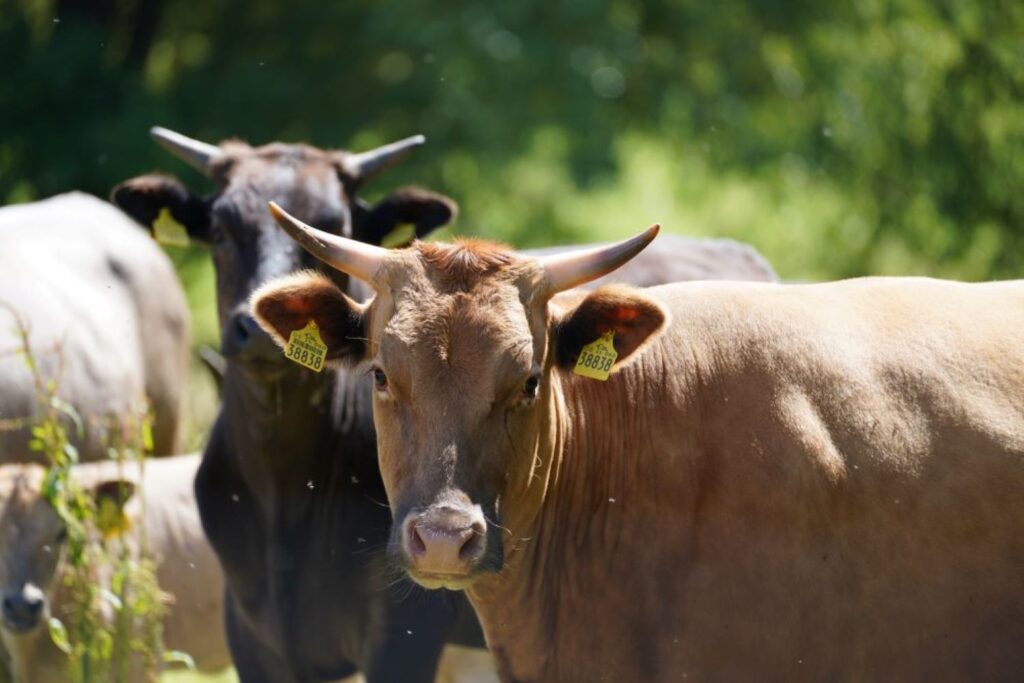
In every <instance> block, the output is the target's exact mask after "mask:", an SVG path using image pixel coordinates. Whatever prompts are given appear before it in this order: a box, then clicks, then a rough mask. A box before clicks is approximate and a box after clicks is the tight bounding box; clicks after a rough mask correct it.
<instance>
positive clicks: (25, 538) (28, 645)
mask: <svg viewBox="0 0 1024 683" xmlns="http://www.w3.org/2000/svg"><path fill="white" fill-rule="evenodd" d="M198 466H199V456H198V454H195V455H182V456H172V457H168V458H159V459H154V460H151V461H149V462H147V463H146V467H145V469H144V473H143V475H142V477H141V478H140V477H139V476H138V474H137V472H135V471H134V470H135V468H134V467H133V466H130V465H129V466H126V467H124V468H123V469H119V468H118V467H116V466H114V465H113V464H112V463H89V464H84V465H79V466H77V467H76V468H75V469H74V470H73V474H72V476H73V477H74V478H75V479H76V480H78V481H79V482H81V483H82V485H83V486H85V487H86V488H93V487H96V486H98V485H101V484H103V483H105V482H113V481H121V480H126V481H130V482H133V483H134V485H135V487H136V491H137V492H138V491H139V490H141V497H142V498H143V499H144V500H145V503H144V504H141V502H140V501H137V500H136V501H132V502H130V503H129V504H128V507H127V508H126V510H125V514H126V515H127V517H128V519H129V520H131V523H132V526H133V527H135V528H139V527H140V526H141V527H142V529H143V530H144V534H145V538H146V542H147V544H148V549H149V551H150V553H151V554H152V556H153V557H154V559H155V560H156V563H157V580H158V582H159V585H160V588H161V590H163V591H165V592H167V593H168V594H169V595H170V596H171V603H170V605H169V606H168V612H167V615H166V616H165V618H164V620H163V624H162V626H163V639H164V644H165V645H166V647H167V648H168V649H171V650H179V651H182V652H186V653H188V654H189V655H190V656H191V657H192V658H193V659H194V660H195V663H196V666H197V667H198V668H199V669H200V670H202V671H218V670H220V669H223V668H225V667H227V666H229V665H230V663H231V659H230V656H229V654H228V648H227V642H226V640H225V637H224V632H223V629H222V628H221V618H220V617H221V613H222V611H223V575H222V574H221V571H220V567H219V566H218V563H217V558H216V556H215V555H214V554H213V551H212V550H211V548H210V546H209V544H208V543H207V541H206V538H205V537H204V535H203V530H202V526H201V525H200V523H199V513H198V510H197V509H196V504H195V498H194V496H193V493H192V481H193V479H194V477H195V473H196V469H197V468H198ZM18 479H20V480H21V481H20V482H18V483H17V484H16V485H14V486H13V492H11V491H10V490H9V491H8V495H6V496H5V498H6V499H7V500H6V503H5V509H4V511H3V515H2V517H0V542H2V543H3V544H4V546H3V548H2V552H3V553H4V561H3V568H2V574H3V580H4V585H3V590H4V624H3V626H2V628H0V635H2V638H3V643H4V646H5V648H6V649H7V651H8V652H9V656H10V660H11V667H12V671H13V674H14V681H15V683H64V682H65V681H67V680H68V676H69V672H68V670H67V666H68V660H67V657H66V656H65V655H64V653H63V652H61V651H60V650H59V649H58V648H57V647H56V646H55V645H54V644H53V642H52V641H51V640H50V634H49V631H48V629H47V625H46V619H45V617H46V616H48V615H50V614H52V615H55V616H60V615H62V613H63V608H64V602H63V601H64V600H66V599H67V598H66V595H65V593H64V591H63V590H62V589H61V584H60V575H61V571H62V569H61V565H60V564H59V562H58V559H57V558H59V557H61V555H62V548H61V547H60V546H61V544H62V541H61V540H60V536H59V530H60V529H61V528H62V523H61V522H60V519H59V517H58V516H57V513H56V512H55V511H54V510H53V509H52V508H51V507H50V505H49V503H47V502H46V501H45V500H44V499H43V497H42V494H41V492H40V490H41V489H40V487H41V484H42V480H43V470H42V468H40V467H38V466H34V465H28V466H22V465H7V466H5V467H4V468H3V469H2V470H0V480H2V481H3V482H4V483H5V484H7V485H10V484H12V483H13V482H15V481H17V480H18ZM136 496H140V494H139V493H136ZM48 530H52V531H56V532H58V534H57V535H54V534H52V533H46V532H47V531H48ZM49 536H53V537H54V538H55V539H57V540H53V539H51V538H49ZM34 555H35V556H41V557H49V558H51V559H50V562H51V566H50V567H49V571H46V570H45V569H44V568H43V567H42V566H41V565H40V563H39V562H38V561H36V562H34V563H33V562H31V561H30V560H29V559H28V558H31V557H32V556H34ZM30 566H34V567H35V571H32V570H26V567H30ZM54 571H55V572H56V573H55V574H54V573H52V572H54ZM34 590H35V591H41V592H42V594H43V595H45V604H44V605H43V606H42V607H41V612H39V613H38V614H37V617H36V619H37V620H36V621H35V623H34V624H30V623H26V622H24V621H20V622H18V623H16V624H15V625H14V626H12V625H11V623H9V622H8V620H9V619H14V620H17V619H19V618H20V619H22V620H23V619H24V617H25V615H26V614H27V612H26V610H25V609H24V607H20V608H19V607H18V606H13V607H12V606H10V605H9V604H8V603H9V601H11V600H15V601H16V600H17V599H18V598H20V597H21V596H22V595H24V594H26V592H28V593H29V594H30V593H31V591H34ZM139 664H140V663H139V662H135V666H138V665H139ZM137 675H138V674H137Z"/></svg>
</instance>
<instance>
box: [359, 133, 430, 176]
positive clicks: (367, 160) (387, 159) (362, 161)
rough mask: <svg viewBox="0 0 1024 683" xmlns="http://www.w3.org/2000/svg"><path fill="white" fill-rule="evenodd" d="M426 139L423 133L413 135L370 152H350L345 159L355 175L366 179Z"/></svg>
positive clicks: (407, 153) (389, 166)
mask: <svg viewBox="0 0 1024 683" xmlns="http://www.w3.org/2000/svg"><path fill="white" fill-rule="evenodd" d="M426 141H427V139H426V138H425V137H423V136H422V135H413V136H412V137H410V138H405V139H404V140H399V141H397V142H392V143H390V144H387V145H384V146H382V147H377V148H376V149H371V150H370V151H368V152H360V153H359V154H350V155H348V157H347V158H346V159H345V165H346V166H347V168H348V171H349V173H351V174H352V176H353V177H355V178H358V179H359V180H366V179H368V178H370V177H371V176H373V175H376V174H377V173H379V172H380V171H383V170H384V169H387V168H391V167H392V166H394V165H395V164H397V163H398V162H399V161H401V160H402V159H404V158H405V157H407V156H408V155H409V153H410V152H412V151H413V150H414V149H416V148H417V147H419V146H420V145H422V144H423V143H424V142H426Z"/></svg>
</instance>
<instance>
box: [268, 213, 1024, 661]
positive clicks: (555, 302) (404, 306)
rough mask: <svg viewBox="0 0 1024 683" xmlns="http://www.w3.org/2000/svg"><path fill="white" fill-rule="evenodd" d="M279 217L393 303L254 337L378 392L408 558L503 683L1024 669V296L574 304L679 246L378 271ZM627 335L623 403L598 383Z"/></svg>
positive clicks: (286, 306)
mask: <svg viewBox="0 0 1024 683" xmlns="http://www.w3.org/2000/svg"><path fill="white" fill-rule="evenodd" d="M275 211H276V212H277V215H278V216H279V220H280V221H281V224H282V225H283V226H286V227H287V228H288V229H289V231H290V232H291V233H292V234H293V235H294V236H295V237H296V238H297V239H299V240H300V241H301V242H302V243H303V244H304V246H306V248H307V249H310V251H312V252H313V253H315V254H317V255H318V256H319V257H320V258H322V259H324V260H325V261H326V262H328V263H331V264H335V265H336V267H338V268H340V269H343V270H346V272H349V273H350V274H353V275H356V276H358V277H361V278H364V279H366V280H367V281H368V282H370V283H371V285H372V286H373V287H374V289H375V290H376V292H377V296H376V298H375V299H374V300H373V302H372V303H371V304H369V305H368V306H357V305H355V304H354V302H351V301H346V300H341V299H335V303H333V304H332V305H331V306H330V307H320V306H315V305H313V304H315V303H316V302H322V301H324V300H325V299H326V298H328V297H329V296H330V295H329V294H328V290H329V287H330V285H329V283H327V282H324V281H323V280H318V279H316V278H314V277H311V276H306V277H305V278H301V277H293V278H290V279H288V280H284V281H281V282H278V283H272V284H269V285H267V286H266V287H265V288H263V289H262V290H261V291H260V292H258V293H257V294H256V295H255V296H254V310H255V311H256V312H257V315H258V317H259V319H260V320H261V322H262V323H263V324H264V325H265V326H266V328H267V329H268V330H270V331H272V333H274V334H275V335H277V338H278V339H279V340H280V339H281V338H282V337H283V336H284V335H286V333H287V332H288V331H289V330H290V329H292V328H295V327H302V326H303V325H304V324H306V322H307V321H308V320H309V319H313V320H315V321H316V322H317V324H318V325H320V326H321V327H322V328H324V329H325V330H327V331H328V336H329V337H330V338H331V339H332V340H333V342H334V348H332V351H331V354H332V355H333V357H335V358H339V359H345V358H349V357H353V356H354V357H360V356H361V357H365V358H367V359H369V360H370V362H371V363H373V366H374V369H373V376H374V381H375V393H374V419H375V423H376V425H377V435H378V450H379V459H380V466H381V471H382V475H383V478H384V482H385V484H386V487H387V491H388V498H389V501H390V504H391V506H392V509H393V510H394V513H395V526H394V530H393V532H392V541H391V555H392V557H393V558H394V559H395V560H396V561H397V562H398V563H400V565H401V566H403V567H404V568H405V569H406V570H407V572H408V573H409V574H410V576H412V577H413V578H414V579H415V580H416V581H417V582H419V583H421V584H422V585H424V586H427V587H442V586H443V587H447V588H456V589H464V590H466V591H467V592H468V593H469V596H470V599H471V601H472V602H473V604H474V607H475V608H476V610H477V614H478V616H479V617H480V619H481V623H482V624H483V626H484V630H485V632H486V635H487V639H488V644H489V645H490V647H491V648H492V650H493V652H494V653H495V656H496V657H497V659H498V661H499V668H500V670H501V672H502V675H503V678H504V679H505V680H508V681H577V680H609V681H615V680H645V681H648V680H650V681H669V680H673V681H674V680H681V679H685V678H689V679H692V680H735V679H738V680H746V679H757V678H765V677H767V678H772V679H794V678H795V679H806V680H833V679H840V680H850V679H852V680H860V679H875V678H891V679H895V680H905V679H919V678H940V679H947V680H964V679H967V680H974V679H979V678H981V679H995V680H1002V679H1008V678H1013V677H1014V676H1015V675H1017V674H1018V673H1019V671H1021V670H1022V667H1024V651H1022V650H1021V648H1020V647H1019V644H1020V642H1021V641H1022V638H1024V582H1021V580H1020V577H1021V576H1022V573H1024V534H1022V533H1021V532H1022V530H1024V529H1022V527H1024V496H1022V495H1021V493H1022V491H1024V345H1022V344H1021V343H1020V340H1021V338H1022V336H1024V282H1014V283H993V284H978V285H968V284H962V283H952V282H942V281H935V280H925V279H864V280H853V281H847V282H840V283H835V284H825V285H800V286H784V285H777V284H749V283H710V282H703V283H687V284H676V285H669V286H664V287H655V288H651V289H648V290H643V291H641V290H630V289H628V288H621V287H619V288H616V287H611V288H602V289H598V290H596V291H594V292H591V293H589V294H587V293H583V292H572V293H565V294H557V292H559V291H561V290H564V289H565V288H567V287H571V286H572V285H573V284H578V283H580V282H585V281H587V280H591V279H594V278H595V277H597V276H599V275H601V274H603V273H606V272H608V270H609V269H611V268H614V267H615V266H616V265H618V264H620V263H622V262H623V261H624V260H626V259H628V258H630V257H631V256H632V255H633V254H635V253H636V252H637V251H639V249H642V248H643V246H644V245H645V244H646V243H647V242H649V241H650V239H652V238H653V235H654V234H656V230H654V229H652V230H650V231H648V232H647V233H645V234H644V235H642V236H640V237H638V238H635V239H634V240H630V241H628V242H623V243H621V244H619V245H614V246H613V247H611V248H609V249H606V250H598V251H597V252H594V253H590V254H585V255H583V256H582V257H572V258H569V259H565V258H562V257H557V258H555V259H548V260H544V261H533V260H530V259H523V258H520V257H517V256H516V255H515V254H514V253H511V252H508V251H507V250H503V249H501V248H499V247H495V246H493V245H487V244H480V243H462V244H455V245H422V244H420V245H414V246H413V248H411V249H409V250H406V251H404V252H400V253H394V252H373V253H368V252H366V251H365V250H363V251H360V252H357V251H356V250H355V249H353V248H352V247H351V246H350V245H349V243H348V242H347V241H345V240H341V239H332V238H329V237H326V236H324V235H323V234H322V233H320V232H319V231H315V230H313V229H311V228H309V227H308V226H303V225H302V224H301V223H299V222H297V221H294V219H290V217H288V216H287V214H284V213H283V212H281V211H279V210H277V209H275ZM602 335H607V336H608V339H609V340H610V341H609V343H613V344H614V347H615V350H616V352H617V354H618V356H617V360H616V361H615V364H614V365H613V366H612V374H611V376H610V378H609V379H608V381H607V382H601V381H596V380H593V379H589V378H585V377H581V376H578V375H576V374H574V373H573V372H572V368H573V367H574V365H575V363H576V362H577V360H578V359H579V358H580V357H581V356H582V353H583V352H584V350H585V349H586V347H587V346H589V345H590V344H591V343H592V342H593V341H594V340H596V339H598V338H600V337H602ZM362 339H365V340H366V341H361V340H362Z"/></svg>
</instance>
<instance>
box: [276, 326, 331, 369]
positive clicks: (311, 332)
mask: <svg viewBox="0 0 1024 683" xmlns="http://www.w3.org/2000/svg"><path fill="white" fill-rule="evenodd" d="M284 355H285V358H288V359H289V360H293V361H295V362H296V363H298V364H299V365H301V366H303V367H306V368H309V369H310V370H315V371H317V372H321V371H322V370H323V369H324V360H325V359H326V358H327V344H324V341H323V339H321V338H320V328H318V327H317V326H316V322H315V321H313V320H310V321H309V322H308V323H306V326H305V327H303V328H302V329H301V330H294V331H293V332H292V333H291V334H290V335H288V345H287V346H285V347H284Z"/></svg>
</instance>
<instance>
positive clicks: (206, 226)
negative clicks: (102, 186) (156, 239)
mask: <svg viewBox="0 0 1024 683" xmlns="http://www.w3.org/2000/svg"><path fill="white" fill-rule="evenodd" d="M110 202H111V203H112V204H114V205H115V206H117V207H119V208H120V209H121V210H122V211H124V212H125V213H126V214H128V215H129V216H131V217H132V218H134V219H135V220H136V221H137V222H139V223H141V224H142V225H144V226H146V227H147V228H148V229H149V230H150V231H151V232H152V231H153V229H154V228H153V223H154V221H156V219H157V217H158V216H159V215H160V212H161V211H162V210H163V209H167V210H168V212H169V213H170V214H171V216H172V217H173V218H174V219H175V220H176V221H178V222H179V223H181V224H182V225H184V226H185V231H186V232H187V233H188V236H189V237H190V238H192V239H195V240H199V241H203V242H206V241H209V230H210V211H209V207H208V206H207V204H206V202H205V201H203V199H202V198H201V197H197V196H196V195H194V194H192V193H191V192H189V190H188V189H187V188H186V187H185V186H184V185H183V184H182V182H181V181H180V180H178V179H177V178H174V177H173V176H168V175H162V174H150V175H142V176H138V177H135V178H131V179H129V180H126V181H124V182H123V183H121V184H119V185H116V186H115V187H114V189H113V190H111V191H110Z"/></svg>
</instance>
